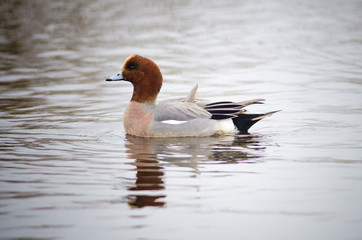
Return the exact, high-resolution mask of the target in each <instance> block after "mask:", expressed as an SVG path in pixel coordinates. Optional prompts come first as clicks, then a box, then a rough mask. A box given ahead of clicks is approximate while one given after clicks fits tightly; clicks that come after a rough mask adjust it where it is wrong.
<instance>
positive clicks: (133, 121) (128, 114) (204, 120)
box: [106, 54, 277, 137]
mask: <svg viewBox="0 0 362 240" xmlns="http://www.w3.org/2000/svg"><path fill="white" fill-rule="evenodd" d="M122 80H123V81H128V82H131V83H132V85H133V95H132V99H131V101H130V102H129V104H128V106H127V108H126V111H125V113H124V120H123V124H124V128H125V130H126V133H128V134H130V135H134V136H139V137H203V136H213V135H227V134H234V133H237V132H238V131H239V132H241V133H246V132H247V131H248V129H249V128H250V127H251V126H252V125H253V124H254V123H256V122H258V121H259V120H261V119H263V118H265V117H267V116H270V115H272V114H273V113H275V112H277V111H273V112H268V113H263V114H249V113H246V110H245V109H244V107H245V106H248V105H250V104H256V103H261V101H264V99H253V100H248V101H243V102H238V103H235V102H230V101H221V102H210V101H207V100H203V99H196V98H195V95H196V91H197V85H196V86H195V87H194V88H193V89H192V90H191V92H190V93H189V95H188V96H187V97H185V98H178V99H171V100H167V101H162V102H159V103H158V104H156V99H157V95H158V93H159V91H160V89H161V86H162V74H161V71H160V69H159V68H158V66H157V65H156V63H154V62H153V61H152V60H150V59H148V58H145V57H141V56H139V55H135V54H134V55H131V56H129V57H128V58H127V59H126V61H125V62H124V64H123V68H122V72H121V73H119V74H117V75H115V76H112V77H110V78H108V79H106V81H122Z"/></svg>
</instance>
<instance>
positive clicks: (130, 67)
mask: <svg viewBox="0 0 362 240" xmlns="http://www.w3.org/2000/svg"><path fill="white" fill-rule="evenodd" d="M137 67H138V64H137V63H131V64H130V65H129V66H128V69H130V70H134V69H137Z"/></svg>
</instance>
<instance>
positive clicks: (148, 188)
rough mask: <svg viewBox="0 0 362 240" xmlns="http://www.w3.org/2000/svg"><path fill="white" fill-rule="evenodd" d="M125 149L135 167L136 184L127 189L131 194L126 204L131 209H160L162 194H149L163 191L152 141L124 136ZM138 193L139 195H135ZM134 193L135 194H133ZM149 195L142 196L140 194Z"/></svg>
mask: <svg viewBox="0 0 362 240" xmlns="http://www.w3.org/2000/svg"><path fill="white" fill-rule="evenodd" d="M126 140H127V141H126V144H125V146H126V149H127V153H129V158H130V159H134V160H135V161H134V163H131V164H134V165H135V167H136V171H137V173H136V182H135V184H134V186H131V187H129V188H128V190H129V191H130V192H131V194H129V195H128V204H129V205H130V206H131V207H137V208H141V207H145V206H155V207H162V206H164V205H165V202H164V201H163V200H162V199H163V198H165V195H163V194H157V193H156V194H151V192H152V191H155V192H160V191H161V190H163V189H164V188H165V187H164V182H163V176H164V172H163V167H161V166H160V165H159V160H158V159H157V155H156V154H155V153H154V151H153V149H152V148H151V144H150V141H151V140H152V139H148V138H139V137H133V136H130V135H127V136H126ZM136 191H138V192H139V193H141V194H137V193H136ZM133 192H135V193H133ZM146 192H148V193H150V194H142V193H146Z"/></svg>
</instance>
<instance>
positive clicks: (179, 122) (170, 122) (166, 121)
mask: <svg viewBox="0 0 362 240" xmlns="http://www.w3.org/2000/svg"><path fill="white" fill-rule="evenodd" d="M185 122H187V121H178V120H165V121H162V123H167V124H172V125H178V124H181V123H185Z"/></svg>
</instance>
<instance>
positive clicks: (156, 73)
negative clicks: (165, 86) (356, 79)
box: [106, 54, 162, 103]
mask: <svg viewBox="0 0 362 240" xmlns="http://www.w3.org/2000/svg"><path fill="white" fill-rule="evenodd" d="M122 80H123V81H128V82H131V83H132V85H133V96H132V99H131V101H135V102H139V103H146V102H154V101H155V100H156V98H157V95H158V93H159V91H160V89H161V86H162V74H161V71H160V69H159V68H158V66H157V64H156V63H154V62H153V61H152V60H151V59H148V58H145V57H141V56H139V55H136V54H133V55H131V56H129V57H128V58H127V59H126V61H124V63H123V67H122V72H121V73H119V74H117V75H114V76H112V77H110V78H108V79H106V81H122Z"/></svg>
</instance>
